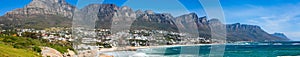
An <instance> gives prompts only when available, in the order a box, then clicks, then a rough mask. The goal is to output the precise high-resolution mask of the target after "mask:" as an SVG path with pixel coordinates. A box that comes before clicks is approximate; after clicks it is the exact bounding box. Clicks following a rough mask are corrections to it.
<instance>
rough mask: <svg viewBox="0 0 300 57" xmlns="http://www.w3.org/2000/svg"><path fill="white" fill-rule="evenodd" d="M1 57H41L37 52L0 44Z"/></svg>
mask: <svg viewBox="0 0 300 57" xmlns="http://www.w3.org/2000/svg"><path fill="white" fill-rule="evenodd" d="M0 56H1V57H41V56H40V55H38V53H37V52H34V51H31V50H25V49H17V48H13V47H12V46H8V45H4V44H2V43H0Z"/></svg>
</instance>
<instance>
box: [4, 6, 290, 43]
mask: <svg viewBox="0 0 300 57" xmlns="http://www.w3.org/2000/svg"><path fill="white" fill-rule="evenodd" d="M45 1H46V2H49V3H50V4H47V3H45ZM50 6H54V7H53V8H52V7H50ZM33 9H36V10H33ZM75 10H78V12H76V11H75ZM73 12H74V13H73ZM72 17H74V18H73V22H74V20H75V21H78V23H82V24H83V25H91V24H95V28H108V29H112V27H120V28H121V30H122V29H149V30H152V29H155V30H167V31H177V32H179V30H181V31H184V32H191V33H199V37H203V38H211V29H212V28H211V26H214V25H224V26H226V31H227V40H229V41H265V40H269V41H276V40H288V39H287V38H280V37H276V36H273V35H271V34H269V33H267V32H265V31H264V30H262V29H261V28H260V27H259V26H256V25H245V24H240V23H236V24H223V23H221V22H219V20H218V19H209V20H208V19H207V17H205V16H204V17H198V16H197V14H196V13H188V14H184V15H181V16H178V17H173V16H172V15H171V14H168V13H155V12H153V11H151V10H146V11H141V10H136V11H133V10H132V9H131V8H130V7H128V6H123V7H118V6H116V5H114V4H90V5H88V6H86V7H84V8H82V9H76V7H74V6H72V5H70V4H68V3H66V2H65V1H64V0H33V2H31V3H30V4H29V5H27V6H26V7H25V8H21V9H17V10H14V11H12V12H8V13H7V14H6V15H4V16H1V17H0V24H4V26H1V27H17V28H35V27H38V28H40V29H43V28H44V27H45V28H47V27H57V26H59V27H71V25H72V19H71V18H72ZM45 24H47V26H45ZM32 26H33V27H32ZM128 26H129V27H128ZM122 27H124V28H122ZM116 30H118V29H117V28H116ZM193 30H197V31H193Z"/></svg>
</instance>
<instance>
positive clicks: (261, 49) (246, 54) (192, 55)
mask: <svg viewBox="0 0 300 57" xmlns="http://www.w3.org/2000/svg"><path fill="white" fill-rule="evenodd" d="M116 53H117V54H118V55H116ZM114 54H115V55H116V57H210V56H216V55H217V56H216V57H278V56H300V45H298V44H296V45H294V43H288V44H286V43H285V44H278V43H277V44H266V43H257V44H226V45H198V46H173V47H160V48H147V49H138V50H137V51H134V52H132V51H130V52H129V51H119V52H114ZM121 54H123V55H121Z"/></svg>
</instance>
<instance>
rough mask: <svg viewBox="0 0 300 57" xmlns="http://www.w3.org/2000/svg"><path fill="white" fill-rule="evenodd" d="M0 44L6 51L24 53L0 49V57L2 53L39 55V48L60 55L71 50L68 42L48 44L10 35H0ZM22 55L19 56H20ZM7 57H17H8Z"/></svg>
mask: <svg viewBox="0 0 300 57" xmlns="http://www.w3.org/2000/svg"><path fill="white" fill-rule="evenodd" d="M0 44H1V46H3V48H6V49H9V48H10V49H17V50H25V51H16V52H17V53H16V54H14V53H15V52H8V51H6V50H5V49H2V48H0V51H1V52H0V57H2V56H1V55H2V53H4V51H6V53H7V54H8V53H9V54H12V55H19V54H18V53H32V52H34V53H40V52H41V48H40V47H51V48H54V49H56V50H57V51H59V52H61V53H65V52H67V49H71V50H73V48H72V46H71V43H70V42H63V41H57V42H49V41H47V40H44V39H38V38H28V37H17V36H10V35H4V34H0ZM3 55H5V54H3ZM21 55H22V54H20V56H21ZM8 57H19V56H8ZM25 57H35V56H25Z"/></svg>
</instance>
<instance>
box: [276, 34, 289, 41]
mask: <svg viewBox="0 0 300 57" xmlns="http://www.w3.org/2000/svg"><path fill="white" fill-rule="evenodd" d="M272 35H273V36H276V37H280V38H282V39H288V37H287V36H285V35H284V34H283V33H274V34H272ZM288 40H289V39H288Z"/></svg>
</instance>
